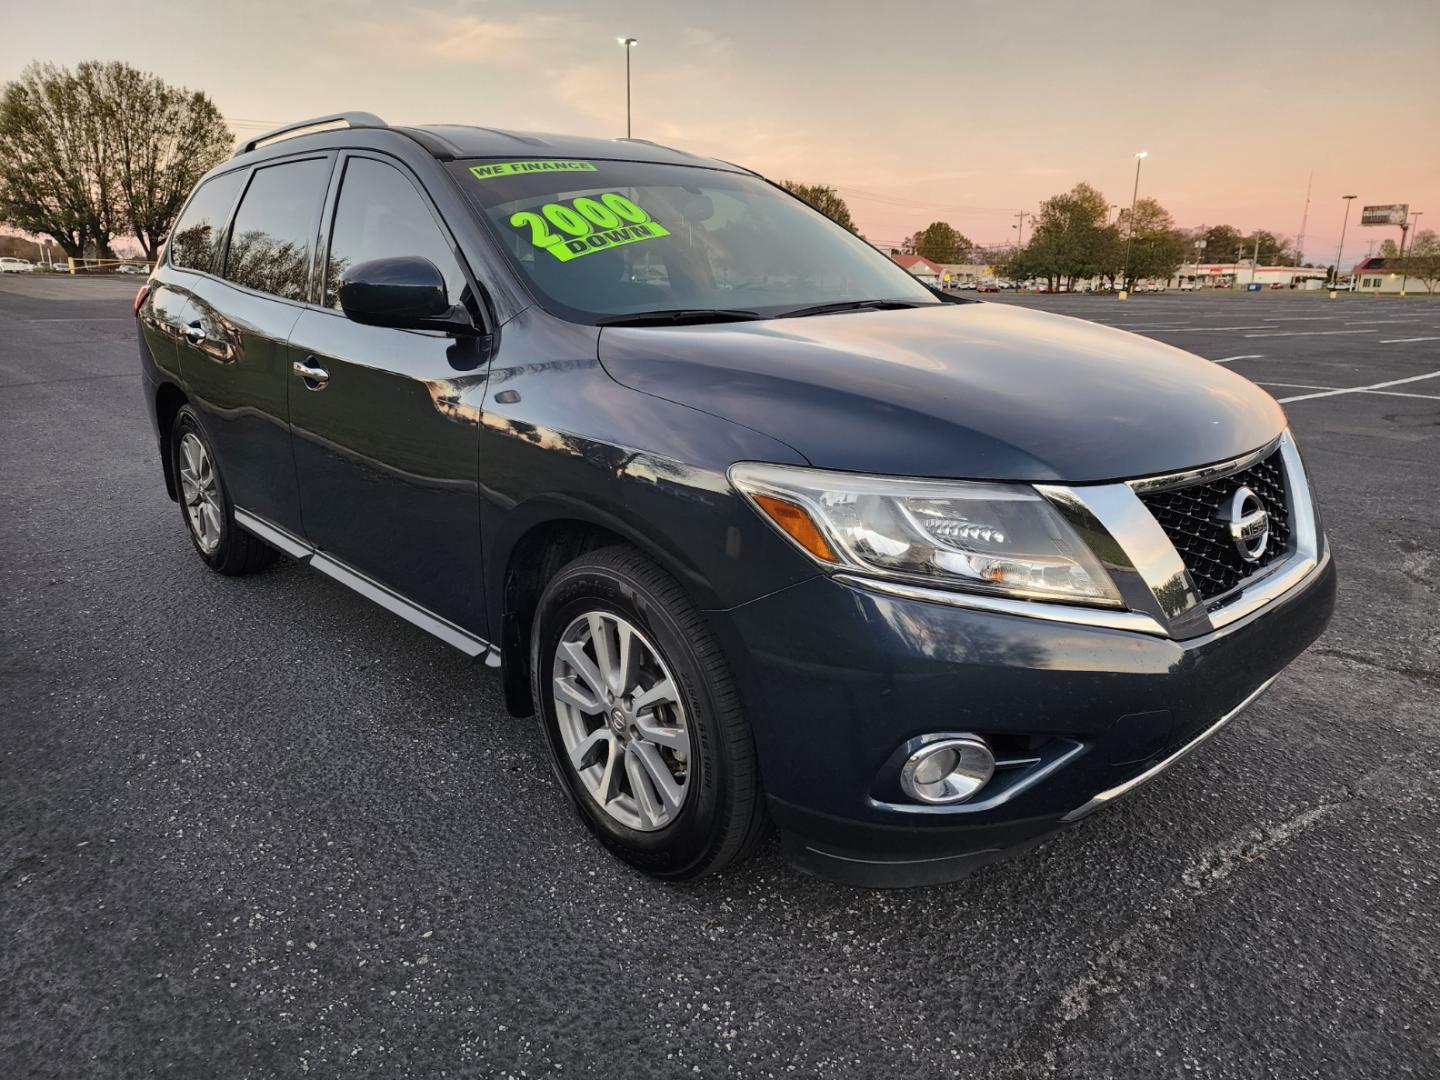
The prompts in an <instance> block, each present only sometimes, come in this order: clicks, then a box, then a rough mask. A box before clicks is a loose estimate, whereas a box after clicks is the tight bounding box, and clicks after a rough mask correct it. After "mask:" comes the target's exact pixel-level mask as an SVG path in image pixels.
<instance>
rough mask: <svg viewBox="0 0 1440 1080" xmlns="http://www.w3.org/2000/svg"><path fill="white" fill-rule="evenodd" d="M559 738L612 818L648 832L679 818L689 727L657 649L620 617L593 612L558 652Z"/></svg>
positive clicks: (573, 627)
mask: <svg viewBox="0 0 1440 1080" xmlns="http://www.w3.org/2000/svg"><path fill="white" fill-rule="evenodd" d="M553 694H554V699H555V713H556V717H557V719H558V721H559V728H560V737H561V740H562V742H563V743H564V747H565V752H566V755H567V757H568V758H569V763H570V767H571V768H573V769H574V770H575V773H576V775H577V776H578V777H579V778H580V781H581V783H582V784H583V785H584V787H585V790H586V791H588V792H589V793H590V796H591V797H592V798H593V799H594V800H595V801H596V802H597V803H598V804H599V805H600V807H601V808H602V809H603V810H604V811H605V813H607V814H608V815H609V816H610V817H612V818H614V819H615V820H616V821H618V822H620V823H621V824H622V825H625V826H627V827H629V828H631V829H636V830H639V831H642V832H653V831H654V830H656V829H662V828H664V827H665V826H666V825H668V824H670V823H671V822H672V821H674V820H675V818H676V816H677V815H678V814H679V812H680V809H681V807H682V806H683V805H684V803H685V796H686V793H687V791H688V787H689V785H688V780H689V774H690V730H689V726H688V724H687V723H686V717H685V706H684V705H683V704H682V703H681V701H680V696H679V693H678V691H677V689H676V686H675V680H674V679H673V678H672V676H671V674H670V669H669V667H668V666H667V665H666V663H665V659H664V657H662V656H661V655H660V652H659V650H658V649H656V648H655V646H654V645H652V644H651V643H650V641H649V640H648V639H647V638H646V637H645V635H644V634H642V633H641V632H640V631H639V629H637V628H636V627H635V626H634V624H632V623H631V622H629V621H628V620H627V619H625V618H624V617H622V616H620V615H616V614H614V613H613V612H609V611H589V612H586V613H585V614H583V615H580V616H579V617H577V618H576V619H574V620H573V621H572V622H571V623H570V625H569V626H568V627H566V629H565V632H564V633H563V634H561V635H560V641H559V643H558V644H557V645H556V647H555V667H554V673H553Z"/></svg>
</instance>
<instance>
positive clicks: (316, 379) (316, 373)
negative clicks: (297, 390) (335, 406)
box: [290, 356, 330, 390]
mask: <svg viewBox="0 0 1440 1080" xmlns="http://www.w3.org/2000/svg"><path fill="white" fill-rule="evenodd" d="M290 367H291V370H293V371H294V372H295V374H296V375H299V376H300V377H301V378H302V379H304V380H305V388H306V389H307V390H324V389H325V387H326V385H328V384H329V382H330V372H328V371H326V370H325V369H324V368H323V367H321V366H320V364H319V363H318V362H317V361H316V359H315V357H313V356H307V357H306V358H305V359H304V360H296V361H295V362H294V363H292V364H291V365H290Z"/></svg>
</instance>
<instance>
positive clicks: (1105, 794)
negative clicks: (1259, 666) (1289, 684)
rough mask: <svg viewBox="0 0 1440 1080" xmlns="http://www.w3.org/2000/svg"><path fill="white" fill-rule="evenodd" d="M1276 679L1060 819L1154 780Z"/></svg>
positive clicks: (1087, 810) (1077, 816) (1086, 813)
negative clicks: (1171, 750) (1164, 755)
mask: <svg viewBox="0 0 1440 1080" xmlns="http://www.w3.org/2000/svg"><path fill="white" fill-rule="evenodd" d="M1277 678H1279V676H1278V675H1272V676H1270V678H1268V679H1266V680H1265V681H1264V682H1263V683H1261V684H1260V685H1259V686H1257V687H1256V688H1255V690H1254V691H1253V692H1251V694H1250V696H1249V697H1247V698H1246V699H1245V700H1244V701H1242V702H1240V704H1239V705H1236V706H1235V708H1233V709H1231V710H1230V711H1229V712H1227V713H1226V714H1225V715H1224V716H1222V717H1221V718H1220V719H1219V720H1216V721H1215V723H1213V724H1211V725H1210V726H1209V727H1208V728H1206V729H1205V730H1204V731H1202V732H1201V733H1200V734H1199V735H1196V736H1195V738H1193V739H1191V740H1190V741H1189V742H1188V743H1186V744H1185V745H1184V746H1182V747H1180V749H1179V750H1176V751H1175V752H1174V753H1173V754H1171V755H1170V756H1169V757H1167V758H1165V759H1164V760H1162V761H1157V762H1156V763H1155V764H1154V765H1151V766H1150V768H1148V769H1146V770H1145V771H1144V772H1142V773H1140V774H1139V775H1138V776H1132V777H1131V778H1130V779H1129V780H1126V781H1125V782H1124V783H1123V784H1117V785H1116V786H1115V787H1112V788H1109V789H1107V790H1105V791H1102V792H1100V794H1098V795H1096V796H1095V797H1094V798H1092V799H1091V800H1090V801H1089V802H1087V803H1085V804H1084V805H1083V806H1077V807H1076V808H1075V809H1074V810H1071V811H1070V812H1069V813H1068V814H1066V815H1065V816H1064V817H1063V818H1061V819H1060V820H1061V821H1065V822H1070V821H1079V820H1080V819H1081V818H1083V817H1087V816H1089V815H1090V814H1093V813H1094V812H1095V811H1096V810H1099V809H1100V808H1101V807H1102V806H1107V805H1109V804H1110V803H1112V802H1114V801H1115V800H1116V799H1118V798H1120V797H1121V796H1122V795H1128V794H1130V792H1132V791H1134V790H1135V789H1136V788H1138V787H1139V786H1140V785H1142V784H1145V783H1147V782H1149V781H1151V780H1153V779H1155V777H1157V776H1159V775H1160V774H1161V773H1162V772H1164V771H1165V770H1166V769H1168V768H1170V766H1171V765H1174V764H1175V763H1176V762H1177V761H1179V760H1180V759H1181V758H1183V757H1184V756H1185V755H1186V754H1188V753H1190V751H1192V750H1194V749H1195V748H1196V747H1198V746H1199V745H1200V744H1201V743H1203V742H1205V740H1207V739H1209V738H1210V736H1212V735H1214V734H1215V733H1216V732H1218V731H1219V730H1220V729H1221V728H1223V727H1224V726H1225V725H1226V724H1228V723H1230V721H1231V720H1234V719H1235V718H1236V717H1237V716H1239V715H1240V714H1241V713H1242V712H1244V711H1245V710H1246V709H1247V708H1249V707H1250V703H1251V702H1253V701H1254V700H1255V699H1256V698H1258V697H1259V696H1260V695H1261V694H1263V693H1264V692H1265V691H1266V690H1269V689H1270V687H1271V685H1272V684H1273V683H1274V682H1275V680H1276V679H1277Z"/></svg>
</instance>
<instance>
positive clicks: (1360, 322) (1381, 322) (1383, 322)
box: [1345, 319, 1420, 326]
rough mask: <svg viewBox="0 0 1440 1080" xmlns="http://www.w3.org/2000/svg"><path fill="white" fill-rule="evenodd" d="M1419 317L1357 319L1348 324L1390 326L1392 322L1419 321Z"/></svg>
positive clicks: (1347, 324)
mask: <svg viewBox="0 0 1440 1080" xmlns="http://www.w3.org/2000/svg"><path fill="white" fill-rule="evenodd" d="M1419 321H1420V320H1419V319H1356V320H1355V321H1354V322H1347V323H1346V324H1345V325H1346V326H1389V325H1391V324H1392V323H1402V322H1419Z"/></svg>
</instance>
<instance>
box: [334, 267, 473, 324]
mask: <svg viewBox="0 0 1440 1080" xmlns="http://www.w3.org/2000/svg"><path fill="white" fill-rule="evenodd" d="M340 308H341V310H343V311H344V312H345V315H346V317H347V318H349V319H350V320H352V321H353V322H357V323H363V324H365V325H366V326H388V327H390V328H392V329H395V330H443V331H445V332H446V333H451V334H476V333H479V331H478V330H477V329H476V328H475V322H474V320H473V319H471V318H470V313H469V312H467V311H466V310H465V309H464V308H463V307H462V306H460V305H459V304H451V303H450V298H449V296H448V295H447V294H446V291H445V277H444V275H442V274H441V273H440V271H439V270H438V269H436V267H435V264H434V263H432V262H431V261H430V260H429V259H422V258H420V257H419V256H408V255H407V256H404V257H401V258H394V259H371V260H370V261H369V262H362V263H356V264H355V265H354V266H351V267H347V268H346V270H345V272H344V273H343V274H341V275H340Z"/></svg>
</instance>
